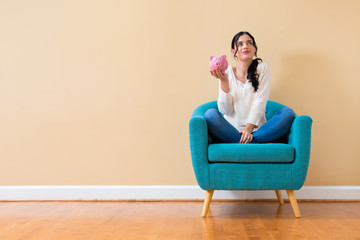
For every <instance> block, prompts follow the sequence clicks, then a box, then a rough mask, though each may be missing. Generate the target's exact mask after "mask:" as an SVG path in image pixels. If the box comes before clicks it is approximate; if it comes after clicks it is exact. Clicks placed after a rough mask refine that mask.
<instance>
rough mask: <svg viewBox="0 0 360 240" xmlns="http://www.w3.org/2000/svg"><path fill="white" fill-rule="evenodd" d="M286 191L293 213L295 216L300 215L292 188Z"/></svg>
mask: <svg viewBox="0 0 360 240" xmlns="http://www.w3.org/2000/svg"><path fill="white" fill-rule="evenodd" d="M286 193H287V195H288V197H289V200H290V204H291V207H292V209H293V211H294V213H295V217H297V218H298V217H300V216H301V215H300V210H299V206H298V204H297V201H296V197H295V193H294V190H286Z"/></svg>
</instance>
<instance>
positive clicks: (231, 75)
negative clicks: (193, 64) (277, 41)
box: [204, 32, 295, 143]
mask: <svg viewBox="0 0 360 240" xmlns="http://www.w3.org/2000/svg"><path fill="white" fill-rule="evenodd" d="M231 53H232V54H233V56H234V58H235V60H236V61H237V64H236V66H234V67H233V66H230V65H229V67H228V69H227V70H226V71H225V72H223V71H221V70H215V71H210V73H211V75H212V76H214V77H215V78H217V79H219V97H218V108H219V111H218V110H217V109H209V110H208V111H206V112H205V115H204V118H205V120H206V122H207V125H208V130H209V134H210V137H211V138H212V140H213V141H214V142H223V143H266V142H272V141H274V140H277V139H279V138H281V137H282V136H284V135H285V134H286V133H287V132H288V131H289V129H290V127H291V124H292V121H293V120H294V118H295V113H294V111H293V110H291V109H290V108H288V107H285V108H282V109H281V110H279V111H278V112H277V113H276V114H275V115H274V116H273V117H272V118H271V119H269V121H266V118H265V109H266V103H267V101H268V98H269V92H270V69H269V65H268V64H267V63H266V62H262V60H261V59H260V58H255V57H257V46H256V43H255V39H254V37H253V36H252V35H251V34H250V33H248V32H239V33H237V34H236V35H235V36H234V37H233V39H232V42H231Z"/></svg>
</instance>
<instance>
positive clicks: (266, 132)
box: [204, 107, 295, 143]
mask: <svg viewBox="0 0 360 240" xmlns="http://www.w3.org/2000/svg"><path fill="white" fill-rule="evenodd" d="M204 118H205V120H206V123H207V126H208V131H209V135H210V137H211V139H212V141H213V142H221V143H239V142H240V139H241V133H240V132H239V131H238V130H237V129H236V128H235V127H234V126H232V125H231V124H230V123H229V122H228V121H227V120H226V119H225V118H224V117H223V116H222V114H221V113H220V112H219V111H218V110H217V109H215V108H211V109H208V110H207V111H206V112H205V114H204ZM294 118H295V113H294V111H293V110H292V109H291V108H288V107H284V108H282V109H280V110H279V111H277V112H276V113H275V114H274V116H273V117H272V118H270V119H269V121H267V122H266V123H264V124H263V125H262V126H261V127H260V128H259V129H258V130H257V131H255V132H254V133H253V134H252V135H253V140H252V141H251V143H266V142H272V141H275V140H279V139H281V137H284V136H285V135H286V133H287V132H288V131H289V130H290V127H291V124H292V122H293V120H294Z"/></svg>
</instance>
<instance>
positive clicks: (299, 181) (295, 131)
mask: <svg viewBox="0 0 360 240" xmlns="http://www.w3.org/2000/svg"><path fill="white" fill-rule="evenodd" d="M311 126H312V119H311V117H309V116H307V115H300V116H297V117H296V118H295V119H294V121H293V124H292V126H291V129H290V134H289V144H290V145H292V146H293V147H294V148H295V159H294V162H293V164H292V182H291V186H292V189H293V190H297V189H300V188H301V187H302V185H303V184H304V182H305V178H306V174H307V170H308V167H309V160H310V149H311Z"/></svg>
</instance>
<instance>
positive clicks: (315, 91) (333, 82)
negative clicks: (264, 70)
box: [271, 52, 346, 118]
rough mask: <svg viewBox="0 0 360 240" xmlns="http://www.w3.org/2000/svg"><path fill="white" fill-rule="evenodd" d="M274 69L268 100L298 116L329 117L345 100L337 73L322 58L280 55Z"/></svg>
mask: <svg viewBox="0 0 360 240" xmlns="http://www.w3.org/2000/svg"><path fill="white" fill-rule="evenodd" d="M280 64H281V66H279V67H278V69H279V70H280V74H279V75H278V76H277V79H276V82H277V85H276V86H275V87H274V88H272V89H271V95H272V98H273V99H274V100H275V101H276V99H281V101H284V103H285V104H286V105H288V106H290V107H293V108H294V110H295V112H296V113H298V114H307V115H312V117H315V118H317V115H318V114H321V116H324V115H326V116H332V115H333V114H337V110H338V108H339V107H341V106H342V105H343V103H344V101H346V92H344V91H343V90H344V89H343V88H342V87H341V85H343V84H344V83H343V82H342V79H341V78H340V76H341V70H340V69H336V67H335V66H336V65H335V64H334V63H332V62H331V59H329V58H326V56H319V55H312V54H306V53H303V52H301V53H296V52H294V53H291V54H287V55H284V56H283V58H282V60H281V63H280Z"/></svg>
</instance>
